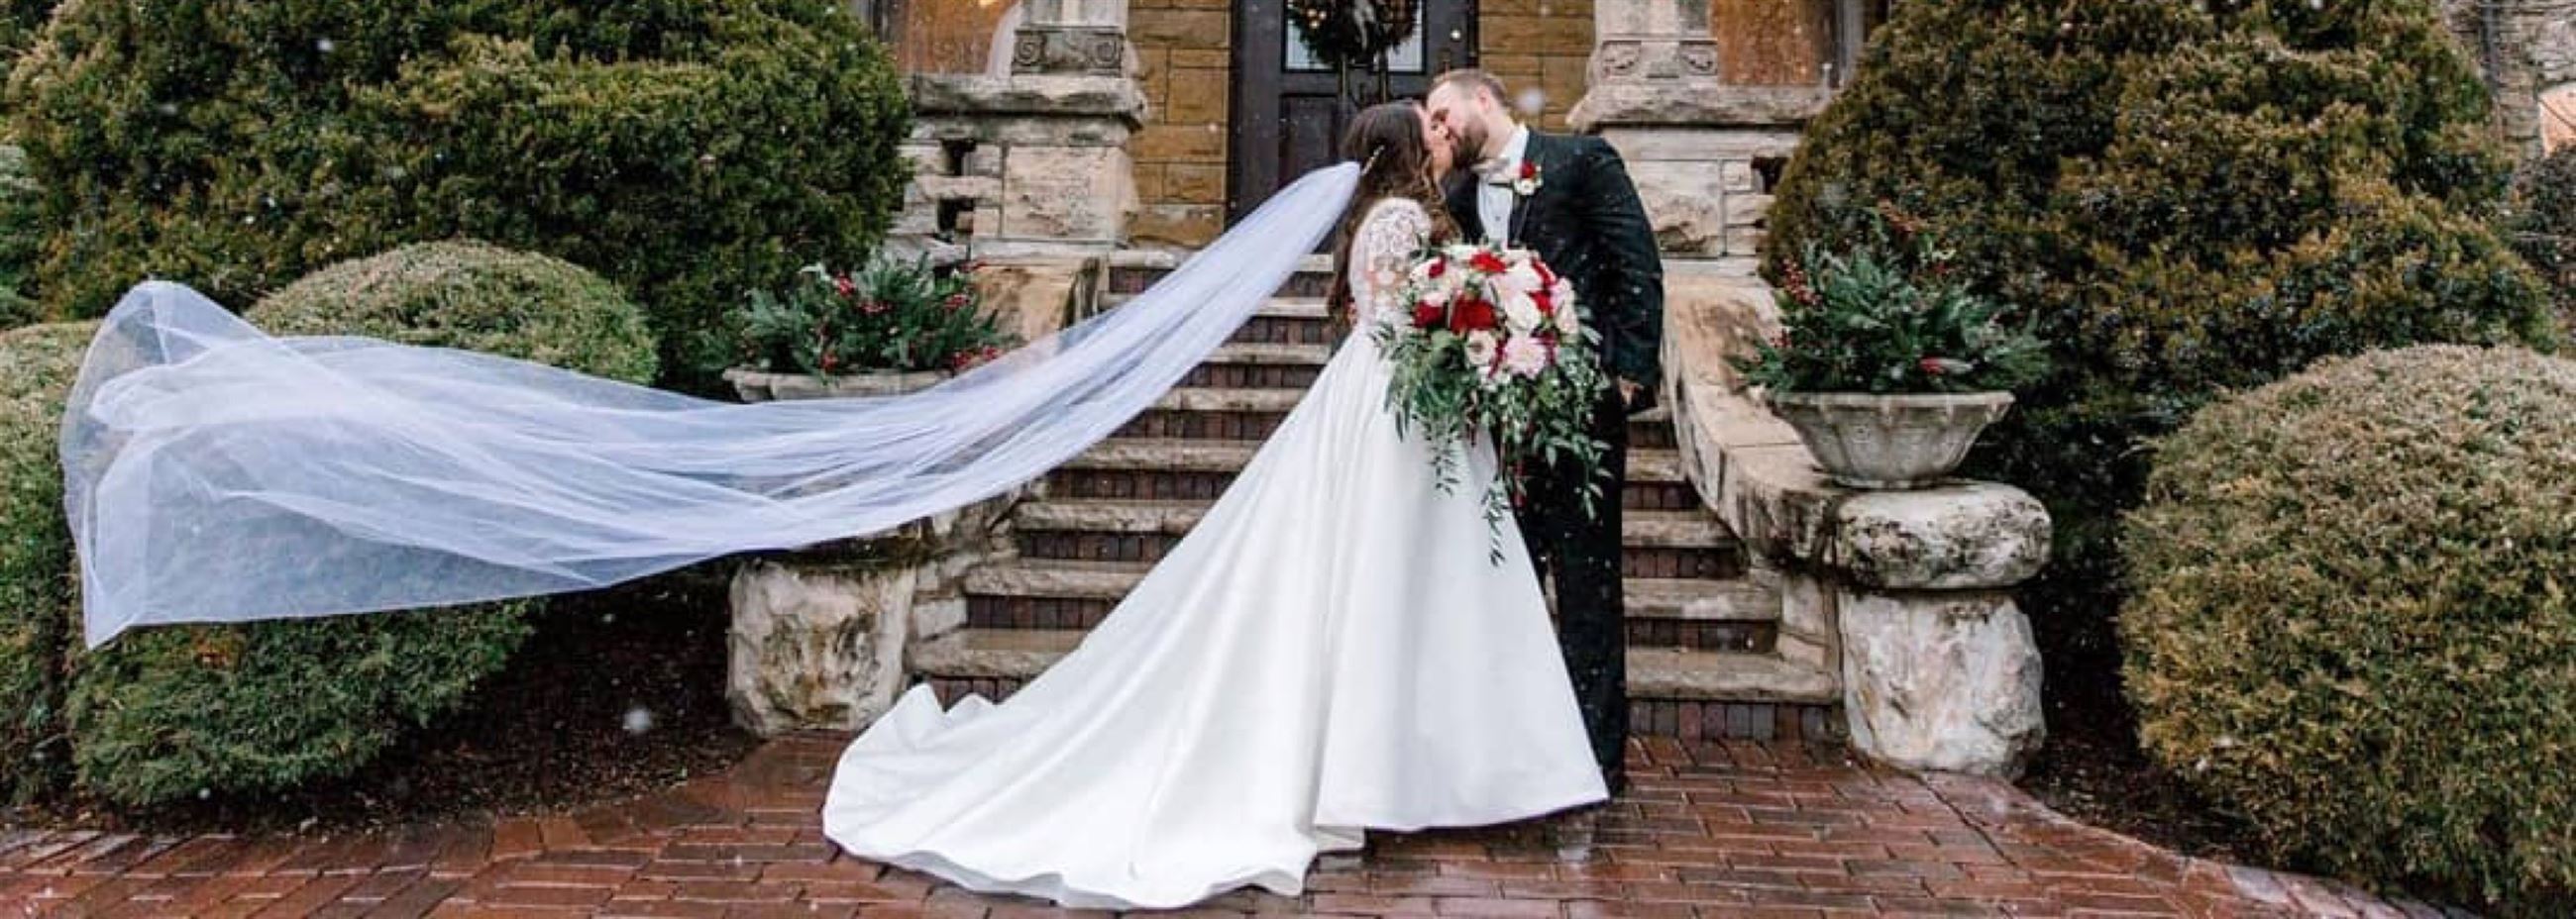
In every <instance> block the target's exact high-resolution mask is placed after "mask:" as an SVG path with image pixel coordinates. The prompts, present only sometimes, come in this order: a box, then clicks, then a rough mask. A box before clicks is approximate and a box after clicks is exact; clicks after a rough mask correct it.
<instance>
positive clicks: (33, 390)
mask: <svg viewBox="0 0 2576 919" xmlns="http://www.w3.org/2000/svg"><path fill="white" fill-rule="evenodd" d="M97 332H98V324H97V323H95V322H67V323H60V324H54V325H39V326H28V327H25V328H19V329H12V330H10V331H8V332H0V800H9V801H25V800H28V799H30V798H34V797H36V796H39V795H42V794H44V793H46V792H47V791H50V790H52V789H54V788H55V787H57V786H58V785H59V784H60V782H61V780H62V778H63V777H64V776H65V775H66V774H67V772H66V767H67V765H68V763H69V760H68V758H67V757H66V756H65V753H66V748H65V746H64V744H63V735H62V703H63V681H62V667H63V654H64V651H65V649H66V648H67V647H68V646H69V644H70V643H72V642H73V641H74V638H73V637H72V636H74V635H76V634H77V633H78V631H79V630H78V629H76V628H73V623H74V621H75V619H76V618H77V617H78V615H79V611H78V609H77V608H76V607H75V606H74V605H73V604H74V583H73V578H74V576H73V568H72V561H71V559H72V550H71V529H70V527H69V526H68V525H67V524H66V523H65V522H64V518H63V466H62V460H61V459H60V457H59V456H58V455H57V453H56V450H55V444H56V434H57V432H58V431H60V430H61V429H62V423H63V398H64V396H65V395H66V394H68V393H69V392H70V391H71V385H72V378H73V377H75V376H77V375H78V374H79V372H80V361H81V355H82V353H83V352H84V351H85V350H86V349H87V348H88V347H89V342H90V338H91V337H92V336H94V335H96V334H97Z"/></svg>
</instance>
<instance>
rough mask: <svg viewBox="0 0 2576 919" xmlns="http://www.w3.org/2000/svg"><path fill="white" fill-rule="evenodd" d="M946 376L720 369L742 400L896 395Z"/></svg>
mask: <svg viewBox="0 0 2576 919" xmlns="http://www.w3.org/2000/svg"><path fill="white" fill-rule="evenodd" d="M950 376H952V374H950V373H949V372H948V371H945V370H915V371H897V370H871V371H867V372H863V373H849V374H840V375H836V376H828V377H827V376H815V375H813V374H804V373H771V372H768V371H765V370H752V369H749V368H743V367H737V368H734V369H732V370H727V371H725V372H724V378H725V382H728V383H732V384H733V391H734V393H735V394H736V395H739V396H741V397H742V401H745V402H769V401H773V400H787V399H847V398H865V397H868V396H899V395H902V394H904V393H908V392H918V391H920V390H924V389H929V388H930V387H933V386H937V385H939V384H940V383H941V382H944V381H946V380H947V379H948V378H949V377H950Z"/></svg>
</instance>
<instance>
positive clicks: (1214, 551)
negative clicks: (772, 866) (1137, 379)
mask: <svg viewBox="0 0 2576 919" xmlns="http://www.w3.org/2000/svg"><path fill="white" fill-rule="evenodd" d="M1429 227H1430V222H1429V218H1428V217H1427V216H1425V215H1424V213H1423V211H1422V210H1421V209H1420V208H1419V207H1418V206H1417V205H1415V204H1413V203H1412V202H1410V201H1403V200H1400V199H1388V200H1385V201H1381V202H1379V203H1377V204H1375V205H1374V206H1372V208H1371V211H1370V213H1369V215H1368V216H1367V218H1366V219H1365V220H1364V221H1363V223H1362V225H1361V229H1360V231H1359V235H1358V238H1357V240H1356V244H1355V248H1354V256H1355V257H1354V259H1353V268H1352V278H1351V283H1352V289H1353V293H1354V300H1355V301H1356V302H1357V303H1358V304H1359V305H1360V307H1361V308H1362V309H1367V308H1370V306H1371V305H1372V304H1374V303H1376V302H1377V301H1379V300H1380V299H1381V296H1380V295H1381V294H1382V293H1383V291H1384V288H1385V287H1386V286H1387V283H1388V282H1389V281H1390V279H1391V278H1393V277H1396V276H1400V274H1401V271H1402V267H1403V265H1404V262H1405V261H1406V258H1407V256H1408V255H1409V254H1410V253H1411V252H1412V251H1414V250H1415V249H1416V248H1417V247H1418V246H1419V245H1420V243H1421V241H1422V239H1423V238H1424V237H1425V236H1426V235H1427V233H1428V230H1429ZM1360 325H1361V326H1362V327H1363V328H1365V327H1366V322H1365V319H1363V321H1362V322H1361V323H1360ZM1388 376H1389V373H1388V367H1387V364H1386V363H1385V361H1384V360H1382V359H1381V358H1380V356H1379V353H1378V348H1377V345H1376V342H1375V341H1374V340H1373V339H1372V338H1371V337H1370V336H1369V335H1367V334H1366V333H1364V332H1363V333H1359V334H1354V335H1353V336H1351V337H1350V339H1349V340H1348V341H1347V342H1346V343H1345V344H1344V346H1343V347H1342V348H1341V349H1340V353H1339V354H1338V355H1336V356H1335V357H1334V358H1333V359H1332V361H1331V362H1330V363H1328V364H1327V365H1326V366H1325V367H1324V370H1323V372H1322V374H1321V375H1320V376H1319V377H1318V379H1317V380H1316V382H1315V385H1314V387H1313V389H1312V390H1311V391H1310V392H1309V393H1308V394H1307V395H1306V396H1305V398H1304V399H1303V400H1302V401H1300V402H1299V403H1298V405H1297V408H1296V409H1295V410H1294V411H1293V412H1291V413H1290V414H1289V416H1288V417H1287V419H1286V420H1285V421H1284V422H1283V423H1282V424H1281V425H1280V427H1279V429H1278V431H1277V432H1276V433H1275V434H1274V435H1272V437H1271V438H1270V440H1269V441H1268V443H1266V444H1264V445H1263V447H1262V448H1261V450H1260V452H1259V453H1258V454H1257V455H1255V457H1254V458H1253V460H1252V462H1251V463H1250V465H1248V466H1247V467H1246V468H1245V469H1244V470H1243V473H1242V474H1241V475H1240V476H1239V477H1238V478H1237V479H1236V481H1235V483H1234V484H1233V486H1232V487H1230V488H1229V489H1227V490H1226V492H1225V494H1224V495H1223V496H1222V497H1221V498H1220V499H1219V500H1218V501H1217V503H1216V504H1215V506H1214V507H1212V508H1211V509H1210V510H1209V511H1208V512H1207V514H1206V515H1205V516H1204V518H1203V519H1202V521H1201V522H1200V523H1199V525H1198V526H1197V528H1196V529H1194V530H1192V531H1191V532H1190V534H1189V536H1188V537H1187V538H1185V539H1184V540H1182V541H1181V542H1180V543H1179V544H1178V545H1176V546H1174V547H1173V548H1172V550H1171V552H1170V554H1169V555H1168V556H1166V558H1165V559H1164V560H1163V561H1162V562H1161V563H1160V564H1158V565H1156V566H1155V568H1154V569H1153V571H1152V572H1151V573H1150V574H1148V575H1147V576H1146V577H1145V578H1144V580H1143V581H1142V582H1141V583H1139V584H1138V586H1137V587H1136V589H1135V590H1134V592H1132V593H1130V594H1129V595H1128V596H1127V598H1126V599H1125V600H1124V601H1122V602H1121V603H1120V604H1119V605H1118V606H1117V608H1116V609H1114V610H1113V611H1111V613H1110V615H1109V616H1108V617H1107V619H1105V620H1104V621H1103V622H1101V624H1100V625H1099V626H1098V627H1097V628H1095V629H1094V630H1093V631H1092V632H1091V633H1090V635H1089V636H1087V637H1086V638H1085V639H1084V640H1083V642H1082V643H1081V645H1080V646H1079V647H1078V648H1076V649H1075V650H1074V651H1073V652H1072V653H1070V654H1068V655H1067V656H1066V657H1065V658H1064V659H1063V660H1062V661H1060V662H1058V663H1057V664H1056V665H1055V666H1054V667H1053V668H1051V669H1049V670H1047V671H1046V672H1045V673H1044V674H1042V675H1040V676H1039V677H1037V678H1036V679H1034V680H1032V681H1030V682H1029V684H1028V685H1027V686H1025V687H1023V688H1022V689H1021V690H1020V691H1019V692H1018V693H1016V694H1014V695H1013V696H1012V697H1011V698H1010V699H1009V700H1008V701H1006V702H1004V703H1002V704H998V705H996V704H992V703H989V702H987V701H985V700H984V699H982V698H980V697H969V698H967V699H965V700H963V701H961V702H960V703H959V704H958V705H957V706H956V707H954V708H953V709H948V710H945V711H943V710H942V709H941V707H940V704H939V702H938V700H937V698H936V697H935V696H933V695H932V693H931V690H930V688H929V687H928V686H927V685H919V686H915V687H913V688H912V689H911V690H910V691H909V692H907V693H906V694H905V695H904V696H903V697H902V699H900V700H899V701H898V702H897V703H896V705H895V706H894V709H893V710H892V711H890V712H888V713H887V714H886V715H885V716H884V717H883V718H881V719H879V720H878V721H877V722H876V723H875V724H874V725H872V726H871V727H869V728H868V730H867V731H866V732H864V733H863V734H861V735H860V736H859V737H858V739H857V740H855V741H854V742H852V743H851V744H850V746H849V747H848V749H847V750H846V751H845V752H844V753H843V754H842V756H841V759H840V762H839V765H838V768H837V770H836V772H835V773H834V775H833V778H832V785H831V789H830V791H829V794H828V796H827V798H826V801H825V803H824V808H823V828H824V832H825V834H826V835H827V836H829V837H830V838H831V839H832V840H833V841H834V842H836V843H838V844H840V845H841V847H842V848H844V849H847V850H849V851H850V852H851V853H852V854H853V855H856V856H859V857H863V858H868V859H873V860H877V861H882V862H887V863H891V864H896V865H901V866H904V867H907V868H913V869H917V870H921V871H926V872H929V873H931V874H935V875H938V876H940V877H943V878H947V879H949V880H951V881H954V882H956V883H958V884H960V885H962V886H965V887H967V888H970V889H973V890H978V891H985V892H1006V893H1017V894H1025V895H1030V896H1036V897H1043V898H1046V899H1049V900H1054V901H1056V902H1058V903H1061V904H1064V905H1067V906H1075V907H1097V908H1112V909H1118V908H1136V907H1173V906H1182V905H1186V904H1190V903H1194V902H1197V901H1199V900H1201V899H1204V898H1207V897H1209V896H1212V895H1215V894H1219V893H1223V892H1225V891H1227V890H1229V889H1232V888H1236V887H1240V886H1244V885H1258V886H1260V887H1263V888H1266V889H1268V890H1271V891H1273V892H1277V893H1281V894H1289V895H1293V894H1295V893H1297V892H1299V891H1301V890H1302V889H1303V885H1304V876H1305V872H1306V869H1307V866H1308V865H1309V864H1310V863H1311V862H1312V861H1313V859H1314V857H1315V855H1316V854H1317V853H1318V852H1322V851H1334V850H1347V849H1354V848H1358V847H1359V846H1360V845H1361V843H1362V834H1363V831H1364V830H1366V829H1385V830H1413V829H1420V828H1424V827H1434V826H1480V825H1487V824H1494V823H1502V822H1508V821H1512V820H1517V819H1522V818H1526V817H1531V816H1536V815H1539V814H1544V813H1548V812H1551V811H1556V810H1561V809H1565V808H1568V807H1573V806H1577V805H1582V804H1586V803H1590V802H1594V801H1599V800H1601V799H1603V798H1605V797H1606V796H1607V793H1606V791H1605V789H1604V786H1603V783H1602V778H1601V774H1600V771H1599V769H1598V767H1596V766H1595V765H1594V763H1593V759H1592V755H1591V751H1590V747H1589V745H1588V743H1587V741H1586V740H1585V736H1584V732H1583V724H1582V721H1581V718H1580V716H1579V715H1578V714H1577V712H1576V709H1575V704H1574V696H1573V692H1572V690H1571V689H1570V686H1569V683H1568V680H1567V676H1566V671H1565V665H1564V662H1563V658H1562V657H1561V656H1560V654H1559V652H1558V649H1557V647H1556V645H1555V638H1554V633H1553V632H1552V630H1551V629H1550V627H1549V624H1548V619H1547V610H1546V606H1545V601H1544V598H1543V597H1542V595H1541V593H1540V589H1539V585H1538V583H1537V581H1536V579H1535V576H1534V575H1533V574H1532V572H1531V567H1530V564H1529V561H1528V558H1527V555H1526V552H1525V550H1524V548H1523V546H1522V543H1521V541H1520V536H1519V534H1518V532H1516V531H1515V530H1513V529H1512V528H1511V527H1508V526H1506V527H1504V528H1503V532H1502V533H1501V534H1500V535H1501V548H1502V553H1503V558H1502V559H1501V560H1500V561H1499V562H1493V561H1489V560H1488V554H1487V550H1488V546H1489V538H1490V537H1489V530H1488V526H1487V524H1486V521H1485V518H1484V507H1483V503H1482V496H1483V492H1484V488H1485V485H1486V483H1488V482H1490V481H1491V480H1492V477H1493V475H1494V474H1495V462H1494V459H1493V454H1492V451H1491V450H1490V449H1489V448H1484V447H1479V448H1477V449H1475V450H1472V451H1470V453H1469V455H1468V457H1467V463H1466V464H1465V476H1464V479H1465V480H1464V481H1463V482H1461V483H1459V484H1458V485H1457V486H1456V487H1455V488H1454V490H1451V491H1445V492H1444V491H1443V490H1441V489H1440V488H1439V486H1438V483H1437V481H1436V480H1435V478H1434V476H1433V473H1432V468H1431V464H1430V462H1429V456H1428V452H1427V451H1428V450H1429V447H1428V446H1427V445H1426V444H1425V443H1424V442H1422V441H1421V440H1420V439H1419V438H1417V437H1408V436H1404V435H1401V434H1399V432H1398V431H1397V429H1396V423H1395V419H1394V417H1393V416H1392V415H1391V414H1389V413H1388V411H1387V409H1386V407H1385V394H1386V386H1387V381H1388Z"/></svg>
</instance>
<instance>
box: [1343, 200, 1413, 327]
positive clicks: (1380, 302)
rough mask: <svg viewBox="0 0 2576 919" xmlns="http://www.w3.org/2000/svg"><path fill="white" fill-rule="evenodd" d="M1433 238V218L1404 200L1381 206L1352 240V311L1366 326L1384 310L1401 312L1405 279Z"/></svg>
mask: <svg viewBox="0 0 2576 919" xmlns="http://www.w3.org/2000/svg"><path fill="white" fill-rule="evenodd" d="M1430 238H1431V215H1430V214H1428V213H1425V212H1424V211H1423V210H1422V205H1420V204H1416V203H1414V202H1412V201H1407V200H1404V199H1402V198H1390V199H1388V200H1386V201H1383V202H1380V203H1378V205H1377V206H1376V207H1375V208H1373V209H1371V210H1370V211H1369V214H1368V217H1367V218H1366V219H1363V220H1361V221H1360V228H1359V232H1358V233H1357V234H1355V235H1354V236H1353V238H1352V240H1351V278H1350V281H1351V312H1352V314H1353V315H1352V320H1353V321H1354V322H1359V323H1365V322H1367V321H1368V320H1369V319H1370V318H1371V317H1373V316H1376V315H1377V314H1378V311H1380V310H1382V309H1401V308H1403V304H1401V303H1397V302H1395V301H1396V299H1397V298H1398V297H1400V296H1401V295H1402V294H1401V292H1402V289H1403V287H1404V276H1405V274H1406V272H1409V271H1411V270H1412V269H1413V257H1414V254H1415V253H1417V252H1419V251H1421V249H1422V247H1423V245H1424V244H1425V243H1427V242H1429V240H1430Z"/></svg>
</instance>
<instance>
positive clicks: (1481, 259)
mask: <svg viewBox="0 0 2576 919" xmlns="http://www.w3.org/2000/svg"><path fill="white" fill-rule="evenodd" d="M1467 264H1468V265H1469V266H1471V267H1473V268H1475V269H1476V270H1477V271H1481V272H1484V273H1486V274H1501V273H1503V272H1506V271H1510V270H1511V268H1512V266H1510V265H1506V264H1503V257H1502V256H1499V255H1495V254H1493V253H1491V252H1478V253H1476V257H1474V258H1471V259H1468V260H1467Z"/></svg>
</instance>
